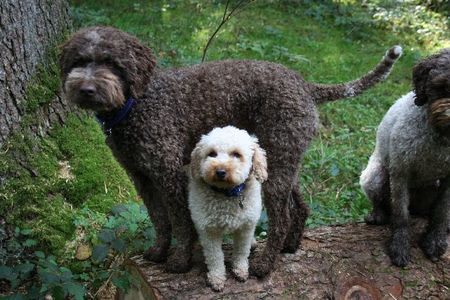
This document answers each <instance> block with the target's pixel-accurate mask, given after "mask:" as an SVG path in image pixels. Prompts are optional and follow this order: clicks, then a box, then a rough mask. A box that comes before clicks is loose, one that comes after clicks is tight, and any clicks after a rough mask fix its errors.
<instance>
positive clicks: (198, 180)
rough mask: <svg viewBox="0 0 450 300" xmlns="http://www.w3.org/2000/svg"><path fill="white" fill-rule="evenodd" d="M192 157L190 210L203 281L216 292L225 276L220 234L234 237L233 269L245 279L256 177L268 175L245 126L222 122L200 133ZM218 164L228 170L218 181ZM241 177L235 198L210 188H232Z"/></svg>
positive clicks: (257, 209) (257, 198)
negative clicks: (204, 274) (203, 267)
mask: <svg viewBox="0 0 450 300" xmlns="http://www.w3.org/2000/svg"><path fill="white" fill-rule="evenodd" d="M191 161H192V162H191V166H190V176H189V177H190V179H189V209H190V210H191V215H192V220H193V222H194V224H195V228H196V230H197V232H198V235H199V239H200V243H201V245H202V247H203V254H204V256H205V261H206V265H207V267H208V274H207V279H208V283H209V284H210V285H211V287H212V288H213V290H215V291H220V290H222V289H223V286H224V283H225V280H226V272H225V264H224V255H223V251H222V238H223V235H224V234H227V233H228V234H232V237H233V266H232V272H233V273H234V275H235V276H236V278H237V279H238V280H241V281H245V280H246V279H247V278H248V256H249V255H250V247H251V244H252V242H253V240H254V238H253V235H254V231H255V227H256V224H257V222H258V220H259V217H260V214H261V206H262V204H261V203H262V201H261V182H262V181H264V180H265V179H266V178H267V171H266V168H267V163H266V159H265V152H264V151H263V150H262V149H261V148H260V147H259V145H258V140H257V139H256V138H255V137H252V136H250V135H249V134H248V133H247V131H245V130H240V129H237V128H235V127H233V126H227V127H224V128H215V129H213V130H212V131H211V132H210V133H209V134H207V135H204V136H202V138H201V140H200V142H198V143H197V145H196V147H195V149H194V151H193V152H192V160H191ZM219 169H220V170H226V173H227V175H226V177H225V178H224V179H222V180H220V179H219V178H217V176H216V171H217V170H219ZM244 182H245V184H246V187H245V189H244V191H243V193H242V195H241V196H238V197H227V196H225V195H224V194H222V193H221V192H218V191H216V190H214V189H213V188H212V187H211V186H215V187H218V188H232V187H234V186H237V185H239V184H241V183H244ZM239 202H241V204H242V207H241V205H240V203H239Z"/></svg>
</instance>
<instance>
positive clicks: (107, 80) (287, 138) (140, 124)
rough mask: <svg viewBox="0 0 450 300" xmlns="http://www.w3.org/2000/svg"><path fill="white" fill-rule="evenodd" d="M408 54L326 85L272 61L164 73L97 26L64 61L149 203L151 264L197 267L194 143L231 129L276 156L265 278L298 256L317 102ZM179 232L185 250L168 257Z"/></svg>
mask: <svg viewBox="0 0 450 300" xmlns="http://www.w3.org/2000/svg"><path fill="white" fill-rule="evenodd" d="M400 54H401V48H400V47H398V46H397V47H394V48H392V49H390V50H389V51H388V52H387V54H386V56H385V57H384V58H383V60H382V61H381V62H380V63H379V64H378V65H377V66H376V67H375V68H374V69H373V70H372V71H371V72H369V73H368V74H367V75H365V76H363V77H362V78H360V79H358V80H355V81H352V82H349V83H345V84H336V85H321V84H315V83H309V82H306V81H305V80H304V79H303V78H302V77H301V76H300V75H299V74H297V73H296V72H294V71H291V70H288V69H286V68H285V67H283V66H281V65H278V64H274V63H270V62H264V61H231V60H226V61H217V62H211V63H205V64H198V65H194V66H189V67H185V68H179V69H169V70H160V69H157V68H155V57H154V55H153V53H152V51H151V50H150V49H149V48H147V47H146V46H144V45H143V44H142V43H141V42H140V41H139V40H138V39H136V38H135V37H132V36H130V35H128V34H127V33H124V32H122V31H120V30H117V29H114V28H110V27H91V28H86V29H82V30H80V31H78V32H76V33H75V34H74V35H73V36H72V37H71V38H70V39H69V40H68V41H67V42H66V43H65V44H64V45H63V46H62V54H61V59H60V64H61V70H62V79H63V82H64V90H65V93H66V95H67V97H68V98H69V100H70V101H71V102H73V103H76V104H77V105H79V106H81V107H82V108H85V109H90V110H94V111H95V112H96V113H97V115H98V118H99V119H100V120H101V121H102V122H103V124H104V129H105V132H107V134H108V136H107V139H106V141H107V143H108V145H109V146H110V147H111V149H112V151H113V153H114V155H115V156H116V158H117V159H118V161H119V162H120V163H121V164H122V166H123V167H124V168H125V169H126V170H127V171H128V173H129V175H130V176H131V177H132V179H133V180H134V182H135V184H136V188H137V190H138V192H139V194H140V195H141V196H142V197H143V199H144V203H145V205H146V206H147V208H148V213H149V215H150V218H151V220H152V222H153V224H154V226H155V228H156V233H157V239H156V243H155V245H154V246H153V247H151V248H150V249H149V250H148V251H147V252H146V257H147V258H148V259H150V260H152V261H156V262H162V261H165V260H166V259H168V261H167V264H166V268H167V269H168V270H169V271H172V272H185V271H187V270H189V268H190V263H191V252H192V244H193V242H194V241H195V240H196V235H195V230H194V227H193V225H192V221H191V219H190V214H189V209H188V202H187V176H186V174H185V172H184V165H187V164H189V160H190V153H191V152H192V150H193V148H194V146H195V143H196V142H197V141H198V139H199V138H200V136H201V134H205V133H207V132H209V131H210V130H212V129H213V128H214V127H223V126H226V125H233V126H236V127H239V128H243V129H246V130H247V131H249V132H250V133H252V134H255V135H256V136H257V137H258V139H259V141H260V144H261V147H262V148H264V149H266V151H267V160H268V167H269V180H268V181H267V182H266V183H265V184H264V186H263V192H264V202H265V207H266V209H267V213H268V217H269V223H270V226H269V227H270V229H269V232H268V240H267V243H266V247H265V250H264V251H263V253H262V255H260V256H257V257H255V258H254V259H253V260H252V262H251V266H250V271H251V272H252V273H253V274H255V275H257V276H260V277H263V276H265V275H267V274H268V273H269V272H270V270H271V269H272V268H273V266H274V262H275V260H276V258H277V256H278V254H279V253H280V252H294V251H296V250H297V248H298V247H299V244H300V239H301V237H302V233H303V228H304V224H305V219H306V218H307V216H308V208H307V206H306V205H305V203H304V202H303V198H302V195H301V194H300V190H299V183H298V174H299V171H300V165H299V163H300V162H301V160H302V158H303V155H304V153H305V151H306V149H307V147H308V145H309V143H310V141H311V139H312V138H313V137H314V135H315V134H316V132H317V127H318V113H317V108H316V105H317V104H318V103H324V102H328V101H332V100H336V99H341V98H345V97H353V96H356V95H358V94H360V93H361V92H362V91H363V90H365V89H367V88H369V87H371V86H373V85H374V84H375V83H377V82H379V81H381V80H383V79H385V78H386V76H387V75H388V73H389V72H390V70H391V68H392V65H393V64H394V62H395V61H396V60H397V58H398V57H399V56H400ZM127 99H128V100H127ZM172 235H173V237H174V238H175V239H176V241H177V243H176V245H175V246H174V248H175V249H174V251H173V253H172V254H171V255H170V256H169V257H168V250H169V247H170V243H171V237H172Z"/></svg>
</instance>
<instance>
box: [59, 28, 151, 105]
mask: <svg viewBox="0 0 450 300" xmlns="http://www.w3.org/2000/svg"><path fill="white" fill-rule="evenodd" d="M61 50H62V51H61V56H60V68H61V77H62V82H63V89H64V91H65V93H66V96H67V97H68V99H69V101H71V102H73V103H75V104H77V105H79V106H81V107H82V108H86V109H91V110H94V111H97V112H102V111H111V110H114V109H116V108H118V107H120V106H122V105H123V104H124V102H125V100H126V99H127V98H128V97H133V98H141V97H142V96H143V94H144V92H145V89H146V86H147V84H148V82H149V80H150V77H151V75H152V73H153V69H154V67H155V57H154V56H153V53H152V51H151V50H150V49H149V48H147V47H146V46H144V45H142V44H141V43H140V42H139V40H138V39H137V38H135V37H133V36H131V35H129V34H127V33H125V32H123V31H120V30H118V29H115V28H112V27H90V28H86V29H82V30H80V31H78V32H76V33H74V34H73V35H72V37H71V38H70V39H69V40H68V41H67V42H66V43H64V44H63V45H62V46H61Z"/></svg>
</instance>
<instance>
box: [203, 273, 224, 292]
mask: <svg viewBox="0 0 450 300" xmlns="http://www.w3.org/2000/svg"><path fill="white" fill-rule="evenodd" d="M225 280H226V277H225V276H221V275H217V274H212V273H210V272H208V274H207V275H206V281H207V283H208V285H209V286H210V287H211V289H212V290H213V291H215V292H221V291H222V290H223V288H224V286H225Z"/></svg>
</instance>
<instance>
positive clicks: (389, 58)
mask: <svg viewBox="0 0 450 300" xmlns="http://www.w3.org/2000/svg"><path fill="white" fill-rule="evenodd" d="M401 55H402V47H400V46H394V47H392V48H391V49H389V50H388V51H387V52H386V55H385V56H384V57H383V59H382V60H381V62H380V63H379V64H378V65H377V66H376V67H375V68H374V69H373V70H371V71H370V72H369V73H367V74H366V75H364V76H363V77H361V78H359V79H357V80H353V81H350V82H347V83H340V84H316V83H311V95H312V96H313V97H314V100H315V101H316V103H325V102H329V101H333V100H337V99H341V98H348V97H354V96H357V95H359V94H361V93H362V92H363V91H365V90H366V89H368V88H370V87H372V86H373V85H375V84H376V83H378V82H380V81H382V80H384V79H386V77H387V76H388V75H389V73H390V72H391V69H392V67H393V65H394V63H395V62H396V61H397V59H398V58H399V57H400V56H401Z"/></svg>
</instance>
